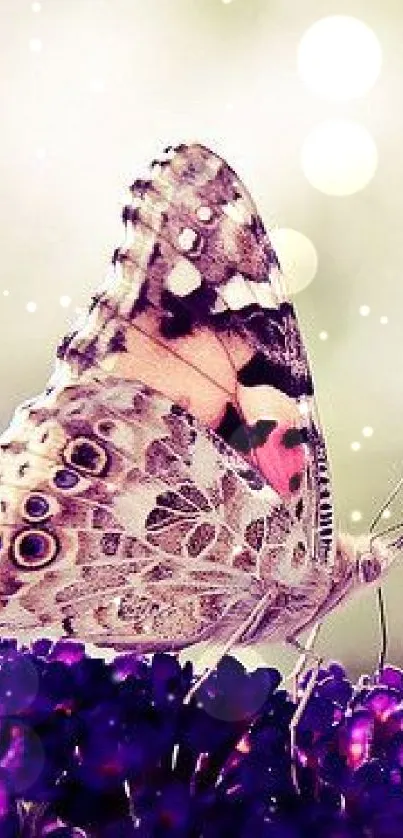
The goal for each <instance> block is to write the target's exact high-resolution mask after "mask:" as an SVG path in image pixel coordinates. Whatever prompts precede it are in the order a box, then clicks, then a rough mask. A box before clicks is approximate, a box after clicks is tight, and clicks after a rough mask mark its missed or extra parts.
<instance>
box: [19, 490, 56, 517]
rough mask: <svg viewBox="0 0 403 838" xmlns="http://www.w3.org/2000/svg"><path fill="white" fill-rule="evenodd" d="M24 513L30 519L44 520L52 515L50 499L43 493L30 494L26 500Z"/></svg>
mask: <svg viewBox="0 0 403 838" xmlns="http://www.w3.org/2000/svg"><path fill="white" fill-rule="evenodd" d="M22 514H23V517H24V518H27V519H28V521H33V522H35V521H44V520H45V519H46V518H49V516H50V515H51V510H50V504H49V501H48V500H47V499H46V498H45V497H44V496H43V495H39V494H33V495H30V496H29V497H28V498H27V499H26V500H25V502H24V509H23V513H22Z"/></svg>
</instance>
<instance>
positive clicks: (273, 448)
mask: <svg viewBox="0 0 403 838" xmlns="http://www.w3.org/2000/svg"><path fill="white" fill-rule="evenodd" d="M253 454H254V459H255V460H256V463H257V465H258V467H259V469H260V471H261V472H262V474H263V475H264V477H265V478H266V480H267V481H268V482H269V483H270V485H271V486H272V487H273V489H274V490H275V491H276V492H278V494H279V495H280V496H281V497H282V498H284V499H286V500H289V499H290V498H292V497H294V496H295V495H296V494H298V492H299V490H300V488H301V485H302V481H303V474H304V470H305V468H306V462H307V458H306V453H305V449H304V444H303V438H302V434H301V432H300V431H299V430H298V429H297V428H295V427H294V426H293V425H290V424H288V423H281V424H279V425H277V426H276V427H275V428H274V429H273V430H272V431H271V432H270V433H269V435H268V437H267V439H266V440H265V442H263V443H262V444H261V445H259V447H257V448H254V449H253Z"/></svg>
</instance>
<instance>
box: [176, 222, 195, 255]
mask: <svg viewBox="0 0 403 838" xmlns="http://www.w3.org/2000/svg"><path fill="white" fill-rule="evenodd" d="M196 240H197V233H196V231H195V230H192V229H191V228H190V227H185V228H184V229H183V230H182V232H181V233H179V236H178V243H179V247H180V249H181V250H183V251H184V252H185V253H186V252H187V251H188V250H191V249H192V247H193V246H194V244H195V242H196Z"/></svg>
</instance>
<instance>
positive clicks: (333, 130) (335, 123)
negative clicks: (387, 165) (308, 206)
mask: <svg viewBox="0 0 403 838" xmlns="http://www.w3.org/2000/svg"><path fill="white" fill-rule="evenodd" d="M301 165H302V170H303V172H304V175H305V177H306V178H307V180H308V181H309V183H310V184H311V186H313V187H314V188H315V189H318V190H319V191H320V192H324V193H325V195H337V196H342V195H353V194H354V193H355V192H359V191H360V190H361V189H364V187H365V186H367V184H368V183H369V182H370V180H371V179H372V178H373V176H374V174H375V172H376V169H377V165H378V152H377V148H376V145H375V142H374V140H373V138H372V137H371V134H370V133H369V131H367V129H366V128H364V126H363V125H360V124H359V123H357V122H350V121H349V120H346V119H328V120H326V121H325V122H321V123H320V124H319V125H317V126H316V127H315V128H314V129H313V130H312V131H311V132H310V133H309V134H308V136H307V137H306V139H305V142H304V143H303V146H302V152H301Z"/></svg>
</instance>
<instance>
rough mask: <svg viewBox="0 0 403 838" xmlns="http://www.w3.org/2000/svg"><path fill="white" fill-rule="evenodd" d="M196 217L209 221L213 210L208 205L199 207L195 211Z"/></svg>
mask: <svg viewBox="0 0 403 838" xmlns="http://www.w3.org/2000/svg"><path fill="white" fill-rule="evenodd" d="M196 214H197V217H198V218H199V219H200V221H211V219H212V217H213V212H212V210H211V209H210V207H204V206H202V207H199V208H198V209H197V211H196Z"/></svg>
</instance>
